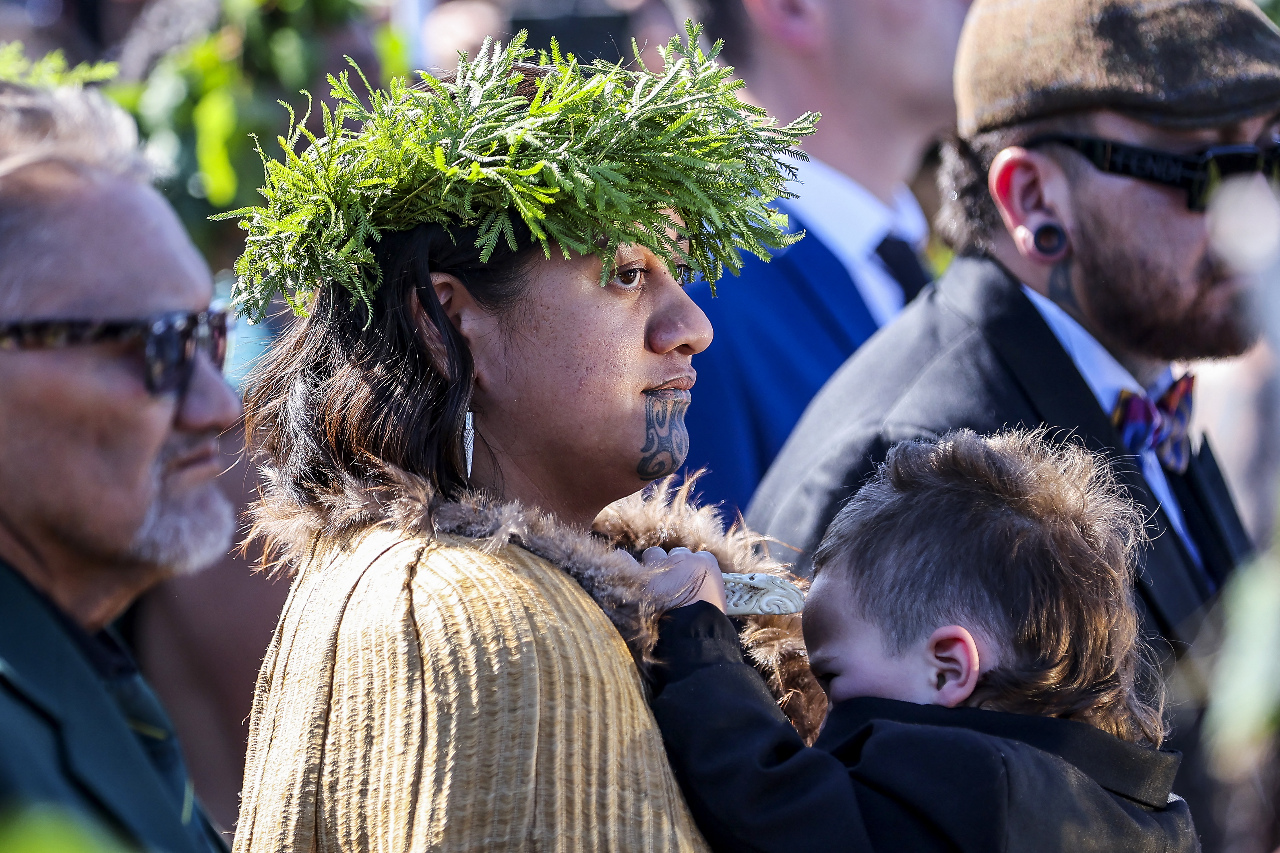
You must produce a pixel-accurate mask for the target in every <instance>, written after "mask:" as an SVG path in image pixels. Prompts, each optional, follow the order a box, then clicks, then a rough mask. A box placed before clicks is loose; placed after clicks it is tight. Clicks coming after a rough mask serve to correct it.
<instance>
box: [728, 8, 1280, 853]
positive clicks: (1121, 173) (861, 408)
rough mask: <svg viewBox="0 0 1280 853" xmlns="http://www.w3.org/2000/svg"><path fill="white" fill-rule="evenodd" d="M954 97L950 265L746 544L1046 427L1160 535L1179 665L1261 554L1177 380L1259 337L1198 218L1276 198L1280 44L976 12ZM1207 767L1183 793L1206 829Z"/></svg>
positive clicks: (1254, 24)
mask: <svg viewBox="0 0 1280 853" xmlns="http://www.w3.org/2000/svg"><path fill="white" fill-rule="evenodd" d="M955 85H956V104H957V107H958V111H959V115H958V120H959V121H958V127H959V133H958V136H957V138H956V139H954V140H952V141H951V142H950V143H949V144H948V145H947V146H946V147H945V150H944V152H943V168H942V172H941V175H940V188H941V191H942V193H941V194H942V198H943V208H942V210H941V212H940V214H939V221H938V226H939V231H940V232H941V233H942V234H943V236H944V237H945V238H946V239H947V240H948V241H949V242H950V243H951V245H952V246H953V248H954V249H955V250H956V254H957V257H956V260H955V261H954V262H953V264H952V266H951V268H950V269H949V270H948V271H947V273H946V275H945V276H944V277H943V278H942V279H941V280H940V281H939V282H938V283H937V284H936V285H935V286H934V287H933V288H932V289H931V290H928V291H926V292H925V293H924V294H922V295H921V297H920V298H919V299H917V300H916V302H915V303H913V304H912V306H911V307H909V308H908V309H907V310H906V311H905V312H904V313H903V314H902V316H901V317H899V318H898V319H897V320H896V321H895V322H894V323H892V324H891V325H889V326H888V327H886V328H885V329H883V330H882V331H881V332H880V333H879V334H878V335H876V336H875V337H874V338H872V340H871V341H870V342H869V343H868V344H867V345H865V346H864V347H863V349H861V350H859V351H858V353H857V354H855V355H854V356H853V357H852V358H851V359H850V360H849V361H847V362H846V363H845V365H844V366H843V367H842V368H841V369H840V371H839V372H838V373H837V374H836V375H835V376H834V377H833V378H832V380H831V381H830V382H829V383H828V384H827V385H826V386H825V388H824V389H823V390H822V392H821V393H820V394H819V395H818V397H817V398H816V399H815V400H814V402H813V404H812V405H811V406H810V407H809V409H808V410H807V412H806V413H805V416H804V418H803V419H802V420H801V422H800V424H799V426H798V427H797V428H796V430H795V432H793V433H792V435H791V438H790V439H789V440H788V442H787V444H786V446H785V447H784V448H783V450H782V452H781V453H780V455H779V456H778V459H777V461H776V462H775V463H774V465H773V467H772V468H771V469H770V470H769V473H768V474H767V475H766V477H765V479H764V481H763V482H762V484H761V486H760V489H759V490H758V491H757V492H756V495H755V497H754V499H753V501H752V504H751V507H750V509H749V512H748V516H747V520H748V523H749V524H750V525H751V526H752V527H754V528H755V529H757V530H760V531H762V532H764V533H767V534H769V535H770V536H772V537H775V538H776V539H778V540H780V541H781V542H783V543H787V544H789V545H793V546H795V547H797V548H800V549H801V550H802V551H803V552H804V554H806V555H807V554H809V553H811V552H812V550H813V548H814V547H815V546H816V544H817V542H818V540H819V539H820V538H821V536H822V533H823V531H824V529H825V528H826V526H827V524H828V523H829V522H830V521H831V519H832V518H833V516H834V515H835V513H836V511H837V510H838V509H839V507H840V506H841V504H843V502H844V501H845V500H846V499H847V498H848V497H849V496H850V495H852V494H853V493H854V492H855V491H856V490H857V489H858V488H859V486H860V485H861V484H862V483H863V481H864V480H865V479H866V478H867V477H868V476H869V475H870V473H871V472H872V470H873V468H874V466H875V464H876V463H877V462H879V461H880V460H882V459H883V458H884V457H885V455H886V453H887V452H888V450H889V448H890V447H892V446H893V445H894V444H895V443H897V442H899V441H902V440H905V439H911V438H917V437H921V436H933V435H938V434H941V433H945V432H947V431H948V430H951V429H955V428H959V427H968V428H970V429H974V430H977V431H979V432H993V431H995V430H998V429H1000V428H1002V427H1005V426H1029V427H1034V426H1039V425H1046V426H1048V427H1049V428H1050V429H1051V430H1053V431H1055V433H1056V434H1058V435H1060V436H1062V437H1063V438H1064V439H1065V438H1067V437H1068V436H1074V437H1077V438H1079V439H1082V440H1084V441H1085V442H1086V443H1087V444H1088V445H1089V446H1090V447H1092V448H1094V449H1098V450H1103V451H1105V452H1107V453H1108V454H1109V455H1110V456H1111V457H1112V458H1113V459H1114V460H1115V463H1116V469H1117V473H1118V474H1119V475H1120V477H1121V479H1122V481H1123V482H1124V483H1125V485H1126V486H1127V487H1128V489H1129V491H1130V493H1131V495H1132V496H1133V498H1134V499H1135V500H1136V501H1138V502H1139V503H1140V504H1141V505H1142V507H1143V508H1144V509H1145V511H1146V513H1147V514H1148V516H1149V517H1150V519H1151V522H1150V524H1151V528H1152V534H1153V536H1152V541H1151V542H1150V544H1149V545H1147V546H1146V547H1145V549H1144V550H1143V552H1142V553H1141V555H1140V557H1139V559H1140V561H1141V563H1142V566H1141V569H1140V575H1139V588H1138V590H1137V592H1138V596H1139V599H1140V601H1141V604H1142V605H1143V607H1144V610H1145V613H1146V616H1147V624H1148V627H1149V629H1150V630H1151V631H1152V632H1153V633H1154V632H1158V633H1159V634H1160V635H1161V636H1163V637H1164V638H1165V639H1166V640H1167V641H1168V644H1169V646H1168V647H1169V650H1170V651H1172V652H1173V653H1174V654H1175V655H1176V654H1177V653H1178V652H1180V651H1182V650H1183V649H1185V647H1186V645H1187V644H1188V643H1189V642H1190V641H1191V640H1192V639H1193V638H1194V636H1195V634H1196V632H1197V629H1198V627H1199V624H1200V621H1201V619H1202V617H1203V615H1204V612H1205V610H1206V607H1207V605H1209V604H1210V603H1211V602H1212V601H1213V599H1214V597H1215V595H1216V594H1217V592H1218V591H1219V590H1220V589H1221V588H1222V585H1223V583H1224V582H1225V581H1226V579H1227V577H1228V575H1229V574H1230V573H1231V572H1232V570H1233V569H1234V568H1235V567H1236V565H1238V564H1239V562H1240V561H1241V560H1242V559H1243V558H1244V557H1245V556H1246V555H1247V553H1248V552H1249V550H1250V543H1249V541H1248V537H1247V536H1246V534H1245V532H1244V529H1243V527H1242V525H1241V523H1240V520H1239V518H1238V516H1237V513H1236V510H1235V507H1234V506H1233V504H1232V500H1231V497H1230V495H1229V494H1228V492H1227V488H1226V485H1225V483H1224V481H1223V478H1222V475H1221V473H1220V472H1219V469H1218V466H1217V463H1216V462H1215V461H1214V458H1213V454H1212V452H1211V450H1210V449H1209V446H1208V444H1207V443H1205V442H1204V441H1203V440H1195V437H1193V436H1190V435H1189V434H1188V429H1187V427H1188V421H1189V418H1190V406H1191V388H1192V377H1190V376H1189V375H1183V374H1182V373H1181V372H1180V371H1179V370H1178V368H1177V367H1176V363H1177V362H1182V361H1187V360H1193V359H1203V358H1222V357H1229V356H1235V355H1239V354H1241V353H1243V352H1244V351H1245V350H1246V349H1248V348H1249V346H1250V345H1251V344H1252V343H1253V342H1254V341H1255V339H1256V337H1257V334H1258V330H1257V329H1256V328H1255V327H1254V325H1253V324H1252V323H1251V322H1250V297H1249V293H1248V290H1249V288H1248V286H1247V282H1246V279H1245V277H1244V276H1243V275H1241V274H1238V273H1236V272H1235V271H1233V270H1232V269H1231V268H1230V267H1229V266H1228V264H1227V263H1226V262H1225V261H1224V260H1223V259H1222V258H1221V257H1220V256H1218V255H1217V254H1216V253H1215V251H1214V248H1213V246H1212V245H1211V243H1210V239H1209V229H1208V225H1207V221H1206V215H1205V209H1206V205H1207V204H1208V203H1209V201H1210V199H1211V198H1212V196H1213V193H1214V191H1215V189H1216V187H1217V186H1218V185H1219V184H1220V183H1221V182H1222V180H1223V179H1225V178H1230V177H1233V176H1235V177H1240V178H1244V179H1250V178H1252V179H1255V180H1261V178H1260V177H1258V176H1259V175H1260V174H1261V175H1265V176H1266V177H1267V178H1268V179H1270V180H1272V181H1274V180H1275V178H1276V174H1277V170H1278V168H1280V148H1278V142H1280V120H1277V113H1280V30H1277V29H1276V28H1275V26H1273V25H1272V24H1271V23H1270V21H1268V20H1267V19H1266V18H1265V17H1264V16H1263V15H1262V13H1261V12H1259V10H1258V9H1257V7H1256V6H1255V5H1254V4H1253V3H1252V2H1250V0H976V2H975V3H974V4H973V7H972V9H971V10H970V14H969V18H968V20H967V21H966V24H965V28H964V32H963V34H962V36H961V42H960V48H959V52H958V54H957V60H956V74H955ZM806 559H807V557H806ZM802 565H803V563H802ZM1181 728H1182V732H1181V734H1183V736H1184V737H1183V743H1182V744H1177V743H1176V738H1175V746H1181V748H1183V749H1189V746H1190V745H1189V744H1188V743H1187V741H1188V740H1190V739H1191V738H1190V736H1191V735H1192V734H1193V733H1194V732H1193V731H1189V729H1192V730H1193V729H1194V726H1186V725H1182V726H1181ZM1176 734H1178V733H1175V736H1176ZM1199 764H1200V762H1199V761H1198V760H1196V759H1195V757H1194V756H1189V757H1188V759H1187V761H1186V762H1184V770H1183V773H1182V775H1181V776H1180V784H1179V786H1177V787H1175V790H1178V791H1179V793H1183V794H1184V795H1186V796H1187V798H1188V801H1189V802H1190V803H1191V806H1192V812H1193V814H1195V815H1196V820H1197V824H1198V825H1200V826H1201V828H1202V830H1203V829H1205V828H1206V827H1209V826H1210V825H1211V823H1212V821H1211V814H1210V812H1209V803H1208V802H1207V801H1206V799H1204V798H1203V797H1201V798H1199V799H1197V798H1196V788H1197V781H1196V778H1195V777H1196V774H1195V771H1196V770H1197V769H1198V765H1199ZM1205 841H1206V849H1212V847H1213V844H1212V839H1211V838H1210V837H1208V836H1206V839H1205Z"/></svg>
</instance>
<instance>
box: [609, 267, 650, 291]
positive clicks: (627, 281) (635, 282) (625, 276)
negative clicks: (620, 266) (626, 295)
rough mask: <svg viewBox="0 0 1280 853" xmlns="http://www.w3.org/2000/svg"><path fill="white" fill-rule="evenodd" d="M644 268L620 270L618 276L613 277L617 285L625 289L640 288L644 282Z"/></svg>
mask: <svg viewBox="0 0 1280 853" xmlns="http://www.w3.org/2000/svg"><path fill="white" fill-rule="evenodd" d="M644 273H645V270H644V267H634V268H632V269H629V270H618V274H617V275H615V276H614V277H613V281H614V283H615V284H618V285H620V286H621V287H624V288H628V289H629V288H632V287H639V286H640V285H641V284H642V283H643V282H644Z"/></svg>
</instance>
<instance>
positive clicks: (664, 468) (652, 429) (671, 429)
mask: <svg viewBox="0 0 1280 853" xmlns="http://www.w3.org/2000/svg"><path fill="white" fill-rule="evenodd" d="M688 410H689V393H688V392H687V391H685V392H676V393H672V392H665V393H664V392H654V393H647V394H645V399H644V417H645V440H644V449H643V450H641V451H640V464H639V465H637V466H636V473H638V474H639V475H640V478H641V479H642V480H656V479H658V478H659V477H665V476H667V475H668V474H674V473H675V472H676V469H677V468H679V467H680V466H681V465H682V464H684V460H685V457H686V456H688V455H689V429H688V427H686V426H685V423H684V414H685V412H687V411H688Z"/></svg>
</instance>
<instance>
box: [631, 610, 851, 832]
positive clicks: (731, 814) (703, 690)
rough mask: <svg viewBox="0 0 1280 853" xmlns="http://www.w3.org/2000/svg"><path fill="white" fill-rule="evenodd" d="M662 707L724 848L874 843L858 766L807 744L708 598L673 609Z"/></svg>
mask: <svg viewBox="0 0 1280 853" xmlns="http://www.w3.org/2000/svg"><path fill="white" fill-rule="evenodd" d="M655 654H656V656H657V657H658V660H659V661H660V662H661V663H663V664H664V666H661V667H659V668H658V669H659V670H660V672H659V673H658V685H657V690H658V694H657V698H656V699H655V700H654V703H653V712H654V716H655V717H656V718H657V720H658V726H659V728H661V730H662V736H663V738H664V740H665V742H666V746H667V754H668V756H669V757H670V760H671V765H672V767H673V768H674V769H675V773H676V778H677V779H678V780H679V782H680V785H681V787H682V789H683V790H684V794H685V798H686V800H687V801H688V803H689V808H690V810H691V811H692V813H693V816H694V819H695V820H696V821H697V822H698V826H699V828H700V829H701V830H702V832H703V835H704V836H705V837H706V839H707V841H708V843H710V845H711V847H712V849H713V850H716V851H760V853H764V851H778V853H784V851H786V853H791V851H797V850H830V851H850V853H861V851H868V852H869V851H871V849H872V848H871V844H870V841H869V840H868V836H867V832H866V828H865V827H864V825H863V822H862V817H861V814H860V810H859V804H858V799H857V795H856V792H855V790H854V784H853V781H852V780H851V778H850V776H849V771H848V769H847V768H845V767H844V765H842V764H841V763H840V761H839V760H837V759H836V758H835V757H833V756H832V755H830V754H828V753H826V752H823V751H821V750H818V749H813V748H811V747H806V746H805V745H804V742H803V741H802V740H801V739H800V736H799V735H797V734H796V732H795V729H793V728H792V727H791V724H790V723H789V722H787V719H786V717H784V716H783V715H782V712H781V711H779V710H778V707H777V705H776V704H775V703H774V701H773V697H772V696H770V695H769V691H768V689H767V688H766V686H765V684H764V682H763V681H762V680H761V678H760V676H759V674H758V673H757V672H756V671H755V669H754V668H752V667H751V666H749V665H747V664H746V663H744V662H743V659H742V652H741V649H740V647H739V646H738V638H737V633H736V632H735V631H734V628H733V625H732V624H731V623H730V622H729V620H728V618H726V617H725V615H724V614H722V613H721V612H720V611H719V610H717V609H716V608H715V607H713V606H712V605H710V604H707V603H705V602H697V603H695V604H691V605H688V606H686V607H681V608H678V609H676V610H673V611H671V612H670V613H668V614H667V615H666V616H665V617H664V619H663V622H662V626H661V628H660V631H659V641H658V646H657V649H656V650H655Z"/></svg>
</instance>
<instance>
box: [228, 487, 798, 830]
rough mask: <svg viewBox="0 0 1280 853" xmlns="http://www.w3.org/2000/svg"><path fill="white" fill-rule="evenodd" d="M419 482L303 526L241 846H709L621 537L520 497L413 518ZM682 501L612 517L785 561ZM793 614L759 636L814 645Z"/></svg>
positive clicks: (699, 543)
mask: <svg viewBox="0 0 1280 853" xmlns="http://www.w3.org/2000/svg"><path fill="white" fill-rule="evenodd" d="M356 497H357V498H358V499H359V500H361V501H363V505H364V506H365V507H368V506H369V505H370V503H371V502H370V501H369V500H368V496H367V495H365V496H356ZM404 497H405V496H404V495H403V494H402V495H398V496H397V500H395V501H393V502H390V503H388V502H386V501H380V502H379V505H380V506H381V507H383V508H386V507H387V506H389V505H391V504H395V505H397V506H398V507H399V509H398V510H395V512H399V513H400V515H401V518H399V519H398V520H397V521H396V523H385V522H386V520H385V519H384V523H380V524H369V525H364V526H362V527H360V529H359V530H358V531H356V532H354V533H349V534H348V535H345V536H342V537H338V536H328V537H327V536H326V535H324V534H319V535H317V533H316V531H315V529H314V527H312V528H307V527H306V525H305V523H304V524H303V525H302V526H301V529H300V530H299V531H298V532H299V544H300V545H301V542H302V540H309V541H310V542H311V543H313V544H314V543H317V542H318V543H320V544H319V546H318V547H316V548H313V549H312V550H311V556H310V557H307V558H305V559H302V560H299V561H298V565H299V569H300V570H299V573H298V575H297V577H296V578H295V580H294V585H293V589H292V591H291V593H290V597H289V602H288V604H287V605H286V608H285V612H284V615H283V617H282V619H281V622H280V625H279V627H278V628H277V630H276V634H275V638H274V639H273V642H272V645H271V648H270V649H269V651H268V653H267V657H266V660H265V661H264V663H263V668H262V673H261V676H260V679H259V684H258V694H257V697H256V699H255V703H254V713H253V722H252V730H251V735H250V747H249V755H248V761H247V766H246V773H245V787H244V794H243V796H244V800H243V804H242V807H241V814H240V821H239V830H238V832H237V836H236V845H235V848H236V851H237V853H265V851H271V853H275V851H281V853H283V851H307V850H315V851H321V853H328V851H338V850H343V851H351V850H396V851H401V850H414V851H419V850H442V851H452V850H497V851H507V850H510V851H515V850H520V851H525V850H539V851H541V850H548V851H592V850H600V851H604V850H609V851H654V853H659V851H673V852H674V851H682V852H683V851H703V850H706V849H707V848H706V845H705V843H704V842H703V840H702V838H701V836H700V835H699V833H698V831H697V828H696V827H695V826H694V824H693V821H692V819H691V818H690V816H689V812H688V809H687V807H686V806H685V803H684V801H683V799H682V797H681V794H680V791H679V788H678V787H677V785H676V782H675V780H674V777H673V776H672V773H671V770H670V768H669V766H668V764H667V760H666V755H665V752H664V751H663V746H662V739H661V735H660V734H659V732H658V730H657V727H656V724H655V723H654V720H653V717H652V715H651V713H650V711H649V708H648V705H647V702H646V699H645V694H644V690H643V687H642V683H641V678H640V674H639V672H638V671H637V669H636V666H635V664H634V662H633V655H632V653H631V652H630V651H629V650H628V647H627V644H626V643H625V642H624V641H623V638H622V636H621V635H620V634H619V631H618V628H615V626H614V623H613V622H611V621H610V618H609V617H608V616H607V615H606V612H605V610H603V609H602V604H604V601H606V600H607V599H608V598H609V596H610V592H609V585H610V582H611V581H610V575H611V574H612V573H613V569H612V568H611V566H610V564H611V563H613V560H612V559H611V558H613V557H615V556H616V555H614V554H612V552H611V550H610V548H609V547H608V545H606V544H604V542H602V540H601V539H599V538H596V537H590V536H587V535H585V534H583V533H581V532H578V531H574V530H569V529H567V528H563V527H560V526H558V525H555V523H554V522H552V521H549V520H548V519H546V518H545V517H539V516H536V515H535V514H532V513H526V512H524V511H523V510H520V509H519V508H518V507H515V506H514V505H505V506H494V507H477V506H474V505H472V506H465V507H464V506H461V505H451V506H450V507H448V508H447V510H446V512H443V513H442V512H440V511H437V513H436V527H437V529H438V530H441V531H443V532H441V533H435V534H427V533H422V532H418V533H414V534H411V535H406V533H405V526H406V524H405V522H406V521H407V519H406V518H405V517H404V516H405V515H406V514H407V513H411V512H412V509H411V507H412V506H413V505H414V501H413V500H405V499H404ZM675 504H676V505H675V506H674V507H669V506H665V498H664V497H663V496H662V495H661V493H660V495H659V496H658V497H657V498H656V499H651V500H650V501H647V502H640V501H638V500H636V501H633V502H632V505H631V507H630V508H629V509H624V510H623V511H616V510H615V511H614V512H613V514H612V515H610V514H609V511H606V516H607V517H608V518H609V519H610V524H611V526H612V530H610V531H608V533H609V535H610V536H611V538H612V539H614V540H615V541H618V540H628V541H629V542H630V543H631V544H636V543H637V542H638V541H639V540H644V541H642V542H640V544H648V542H649V541H651V540H652V537H654V536H663V537H669V536H671V535H672V534H673V533H674V534H675V535H676V536H677V537H679V538H680V539H681V541H682V542H684V543H685V544H688V545H689V546H690V547H708V548H711V549H713V550H716V549H718V550H720V552H721V553H720V554H718V555H717V556H719V557H720V558H721V562H722V565H725V566H726V567H727V566H729V565H733V566H734V567H735V568H739V569H748V570H760V569H762V568H767V567H765V566H762V565H759V564H755V565H749V566H745V565H742V563H743V562H744V561H746V560H749V559H753V560H759V558H751V557H747V556H746V555H747V554H748V553H749V552H750V548H749V547H747V544H748V543H747V541H746V539H745V538H740V539H739V540H738V541H737V543H736V544H737V548H736V549H731V548H728V547H727V546H726V542H728V541H729V540H728V539H727V538H726V537H724V536H723V534H721V533H720V531H719V524H718V522H715V523H714V524H709V521H710V520H712V519H714V516H709V515H708V513H707V512H706V511H703V512H701V513H699V512H696V511H694V510H693V509H692V508H691V507H688V506H687V505H686V504H685V503H684V501H683V498H677V500H676V501H675ZM406 506H408V507H410V509H409V510H407V511H406V509H405V507H406ZM421 506H422V505H421V504H419V509H420V508H421ZM660 507H665V508H664V509H659V508H660ZM450 511H453V512H454V518H453V521H452V522H450V520H449V518H448V516H449V512H450ZM659 527H661V531H660V532H659V530H658V528H659ZM712 528H714V529H712ZM304 531H305V532H304ZM459 531H461V532H462V534H463V535H458V533H459ZM709 531H710V532H709ZM717 536H719V539H718V540H717V541H708V540H709V539H711V540H714V539H715V537H717ZM514 541H519V542H520V543H522V544H523V545H524V546H526V547H521V546H520V545H517V544H514ZM668 544H669V545H670V544H672V543H671V542H670V541H668ZM533 552H537V554H541V556H538V555H537V554H535V553H533ZM735 554H736V555H740V556H739V557H738V559H736V560H735V559H734V556H733V555H735ZM613 565H614V566H616V563H613ZM584 586H585V587H586V588H589V589H591V590H592V594H591V595H589V594H588V593H587V591H586V590H585V589H584ZM593 596H594V597H593ZM604 606H608V605H607V604H604ZM615 616H616V614H615ZM774 619H775V620H776V619H778V618H777V617H774ZM615 621H618V620H617V619H616V618H615ZM781 624H782V623H780V622H777V621H775V622H774V623H773V625H774V627H773V628H772V629H769V628H765V629H764V630H763V631H761V632H758V633H759V634H760V636H761V637H762V639H763V640H764V642H761V643H756V644H754V645H753V643H752V642H751V641H750V640H748V643H747V645H748V647H749V648H755V649H757V650H758V651H759V653H760V655H761V656H762V657H772V659H773V660H775V661H781V660H784V659H789V660H791V661H792V662H793V663H795V662H797V661H798V660H799V659H798V658H796V656H795V654H794V653H795V649H796V647H797V646H798V641H797V639H796V636H797V631H796V630H795V629H796V627H797V624H798V620H795V619H793V620H791V622H790V623H789V626H788V627H787V628H779V627H778V626H779V625H781ZM783 668H785V667H783ZM794 669H795V670H796V671H799V670H800V667H794ZM805 671H806V672H807V670H805ZM800 689H804V688H803V686H802V687H801V688H800Z"/></svg>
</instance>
